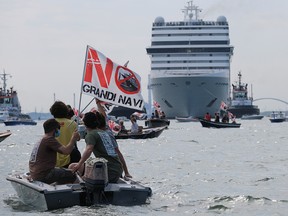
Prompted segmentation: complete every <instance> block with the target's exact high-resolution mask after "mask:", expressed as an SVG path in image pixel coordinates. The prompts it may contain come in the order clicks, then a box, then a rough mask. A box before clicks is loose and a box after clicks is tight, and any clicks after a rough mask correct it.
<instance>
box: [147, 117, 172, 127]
mask: <svg viewBox="0 0 288 216" xmlns="http://www.w3.org/2000/svg"><path fill="white" fill-rule="evenodd" d="M169 125H170V121H169V120H168V119H164V118H152V119H147V120H145V126H147V127H149V128H153V127H163V126H165V127H166V128H168V126H169Z"/></svg>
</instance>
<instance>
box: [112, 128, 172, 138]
mask: <svg viewBox="0 0 288 216" xmlns="http://www.w3.org/2000/svg"><path fill="white" fill-rule="evenodd" d="M164 129H166V126H163V127H153V128H143V129H142V131H141V132H139V133H131V132H129V131H128V132H127V133H118V134H117V135H115V138H116V139H148V138H156V137H159V136H160V134H161V133H162V132H163V131H164Z"/></svg>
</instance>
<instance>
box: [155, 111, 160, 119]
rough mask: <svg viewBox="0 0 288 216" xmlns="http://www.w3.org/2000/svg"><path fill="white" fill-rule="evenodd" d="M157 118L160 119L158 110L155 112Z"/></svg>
mask: <svg viewBox="0 0 288 216" xmlns="http://www.w3.org/2000/svg"><path fill="white" fill-rule="evenodd" d="M155 118H156V119H158V118H159V112H158V110H155Z"/></svg>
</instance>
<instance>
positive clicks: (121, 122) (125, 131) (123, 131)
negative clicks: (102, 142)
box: [119, 120, 128, 134]
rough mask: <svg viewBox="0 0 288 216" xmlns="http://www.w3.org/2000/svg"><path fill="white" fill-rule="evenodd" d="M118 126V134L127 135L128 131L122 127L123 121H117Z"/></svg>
mask: <svg viewBox="0 0 288 216" xmlns="http://www.w3.org/2000/svg"><path fill="white" fill-rule="evenodd" d="M119 126H120V131H119V133H120V134H127V133H128V130H127V129H126V128H125V126H124V121H123V120H120V121H119Z"/></svg>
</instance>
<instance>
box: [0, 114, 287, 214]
mask: <svg viewBox="0 0 288 216" xmlns="http://www.w3.org/2000/svg"><path fill="white" fill-rule="evenodd" d="M241 123H242V125H241V128H240V129H207V128H202V126H201V124H200V123H197V122H191V123H178V122H176V121H174V120H172V121H171V124H170V127H169V129H168V130H165V131H164V132H163V134H162V135H161V136H160V137H158V138H156V139H149V140H148V139H147V140H120V141H119V146H120V149H121V151H122V153H123V154H124V156H125V158H126V162H127V164H128V167H129V170H130V172H131V174H132V175H133V177H134V180H137V181H140V182H141V183H143V184H144V185H146V186H149V187H151V188H152V190H153V195H152V197H151V198H150V204H147V205H143V206H135V207H119V206H112V205H109V206H93V207H79V206H75V207H72V208H65V209H60V210H56V211H50V212H37V211H35V210H33V208H31V207H29V206H25V205H23V204H21V202H19V200H18V198H17V196H16V193H15V191H14V189H13V188H12V186H11V185H10V183H9V182H8V181H6V179H5V177H6V175H7V174H8V173H10V172H11V171H13V170H17V171H27V168H28V159H29V156H30V152H31V149H32V147H33V145H34V143H35V142H36V141H37V140H39V139H40V138H41V136H42V122H39V123H38V125H37V126H16V127H15V126H14V127H6V126H4V125H0V129H1V130H6V129H10V130H11V131H12V132H13V134H12V135H11V136H10V137H8V138H7V139H6V140H4V141H3V142H1V143H0V157H1V160H0V170H1V173H2V177H1V178H0V191H1V192H0V194H1V200H2V202H1V204H0V206H1V208H0V215H61V216H66V215H69V216H70V215H133V216H134V215H157V216H158V215H198V216H200V215H201V216H202V215H208V216H209V215H232V216H234V215H239V216H240V215H241V216H243V215H249V216H253V215H257V216H258V215H261V216H266V215H267V216H271V215H275V216H276V215H277V216H278V215H287V213H286V212H287V209H288V190H287V189H288V186H287V182H288V175H287V171H288V169H287V168H288V133H287V128H288V122H284V123H274V124H272V123H270V122H269V120H268V119H267V118H264V119H262V120H246V121H244V120H243V121H242V122H241ZM125 124H127V125H126V126H129V122H125ZM140 124H141V123H140ZM84 146H85V143H84V142H83V141H81V142H80V143H79V147H80V148H81V149H82V148H84Z"/></svg>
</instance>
